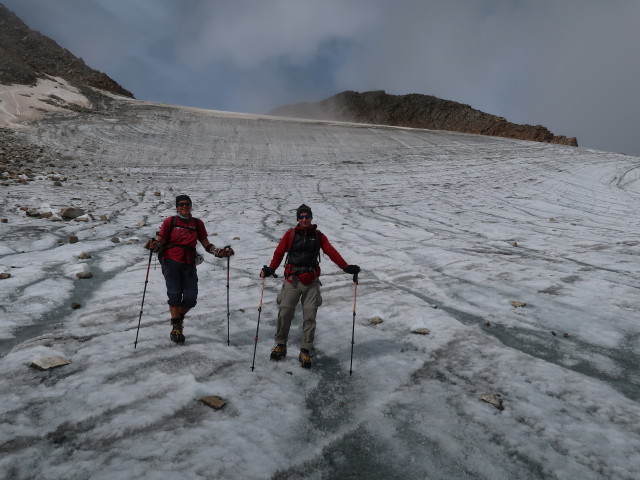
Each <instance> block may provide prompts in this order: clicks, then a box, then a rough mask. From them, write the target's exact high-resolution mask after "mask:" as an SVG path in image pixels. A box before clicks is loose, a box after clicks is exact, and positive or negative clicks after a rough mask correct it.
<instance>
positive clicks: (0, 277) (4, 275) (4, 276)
mask: <svg viewBox="0 0 640 480" xmlns="http://www.w3.org/2000/svg"><path fill="white" fill-rule="evenodd" d="M7 278H11V274H10V273H7V272H2V273H0V280H6V279H7Z"/></svg>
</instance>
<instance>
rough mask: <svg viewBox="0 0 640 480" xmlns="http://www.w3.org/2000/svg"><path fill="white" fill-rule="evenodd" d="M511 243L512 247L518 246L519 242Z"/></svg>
mask: <svg viewBox="0 0 640 480" xmlns="http://www.w3.org/2000/svg"><path fill="white" fill-rule="evenodd" d="M509 245H511V246H512V247H517V246H518V242H515V241H513V242H509Z"/></svg>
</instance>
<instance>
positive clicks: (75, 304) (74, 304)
mask: <svg viewBox="0 0 640 480" xmlns="http://www.w3.org/2000/svg"><path fill="white" fill-rule="evenodd" d="M81 307H82V305H80V304H79V303H76V302H73V303H72V304H71V308H72V309H74V310H77V309H79V308H81Z"/></svg>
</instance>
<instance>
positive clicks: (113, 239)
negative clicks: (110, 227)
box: [111, 237, 120, 243]
mask: <svg viewBox="0 0 640 480" xmlns="http://www.w3.org/2000/svg"><path fill="white" fill-rule="evenodd" d="M111 241H112V242H113V243H120V239H119V238H118V237H111Z"/></svg>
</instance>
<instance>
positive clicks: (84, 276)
mask: <svg viewBox="0 0 640 480" xmlns="http://www.w3.org/2000/svg"><path fill="white" fill-rule="evenodd" d="M76 277H78V278H80V279H83V280H86V279H87V278H92V277H93V273H91V272H87V271H84V272H78V273H76Z"/></svg>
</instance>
